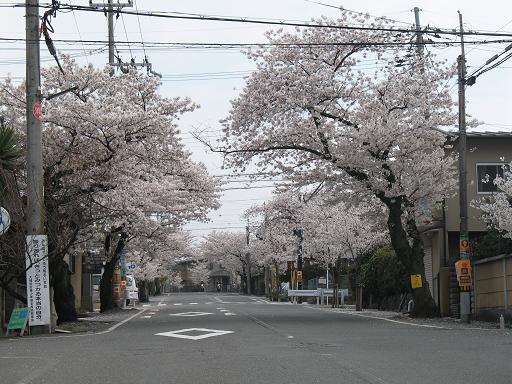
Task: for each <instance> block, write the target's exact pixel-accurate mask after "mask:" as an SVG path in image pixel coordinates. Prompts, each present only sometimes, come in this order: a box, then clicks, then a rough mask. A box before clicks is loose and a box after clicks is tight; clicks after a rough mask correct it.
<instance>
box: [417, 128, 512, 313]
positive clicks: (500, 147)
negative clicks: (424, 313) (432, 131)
mask: <svg viewBox="0 0 512 384" xmlns="http://www.w3.org/2000/svg"><path fill="white" fill-rule="evenodd" d="M451 143H452V144H453V146H452V148H449V149H447V150H449V151H456V150H457V139H456V136H455V137H454V140H453V141H452V142H451ZM467 148H468V152H467V156H466V158H467V199H468V203H470V202H471V201H475V200H478V199H480V198H483V197H485V196H489V195H492V193H493V192H496V186H495V185H494V184H493V183H492V180H493V179H494V178H495V177H496V175H502V172H503V169H502V166H503V165H505V164H508V163H510V162H511V161H512V132H468V134H467ZM486 175H488V176H489V180H490V182H484V181H483V180H484V179H486ZM459 222H460V219H459V195H458V193H457V194H455V195H454V196H452V197H450V198H448V199H446V200H445V201H444V202H442V206H441V208H440V209H438V210H436V211H435V212H434V213H433V217H432V221H431V222H430V223H429V224H428V225H427V226H426V227H425V228H422V231H423V239H424V244H425V258H424V264H425V277H426V280H427V282H428V284H429V287H430V291H431V293H432V296H433V297H434V300H435V301H436V303H437V305H438V307H439V309H440V312H441V315H442V316H458V315H459V290H458V285H457V280H456V274H455V267H454V264H455V262H456V261H457V260H458V258H459ZM468 229H469V239H470V241H471V240H472V239H475V238H477V237H479V236H481V235H482V234H485V233H486V232H487V227H486V224H485V222H484V220H483V218H482V212H481V211H480V210H478V209H477V208H474V207H472V206H471V204H469V206H468Z"/></svg>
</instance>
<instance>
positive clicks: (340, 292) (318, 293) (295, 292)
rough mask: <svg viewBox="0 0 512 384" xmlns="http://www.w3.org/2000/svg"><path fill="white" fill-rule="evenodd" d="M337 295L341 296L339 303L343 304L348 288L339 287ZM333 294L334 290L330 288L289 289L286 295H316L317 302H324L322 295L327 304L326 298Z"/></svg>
mask: <svg viewBox="0 0 512 384" xmlns="http://www.w3.org/2000/svg"><path fill="white" fill-rule="evenodd" d="M338 295H339V297H340V298H341V304H342V305H343V303H344V301H345V297H346V296H348V289H339V290H338ZM333 296H334V290H332V289H324V288H319V289H289V290H288V297H316V303H317V304H320V303H321V304H323V303H324V297H325V299H326V303H327V304H328V298H329V297H333Z"/></svg>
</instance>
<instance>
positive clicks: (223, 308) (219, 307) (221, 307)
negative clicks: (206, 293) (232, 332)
mask: <svg viewBox="0 0 512 384" xmlns="http://www.w3.org/2000/svg"><path fill="white" fill-rule="evenodd" d="M215 309H224V308H223V307H219V308H215Z"/></svg>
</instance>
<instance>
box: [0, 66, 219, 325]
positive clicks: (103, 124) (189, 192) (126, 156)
mask: <svg viewBox="0 0 512 384" xmlns="http://www.w3.org/2000/svg"><path fill="white" fill-rule="evenodd" d="M62 67H63V70H64V74H62V73H61V72H60V70H59V69H58V68H56V67H55V68H49V69H45V70H43V71H42V77H43V82H42V88H43V94H44V95H54V94H59V93H61V92H64V93H62V94H60V96H58V97H55V98H49V97H47V98H46V101H45V102H44V107H43V118H42V120H43V152H44V153H43V156H44V172H45V177H44V182H45V201H44V202H45V208H46V212H47V220H46V232H47V233H48V236H49V243H48V244H49V253H50V255H49V257H50V273H51V275H52V284H53V287H54V290H55V304H56V309H57V313H58V315H59V320H60V321H66V320H71V319H73V318H75V317H76V313H75V310H74V304H73V303H74V298H73V291H72V287H71V285H70V281H69V270H68V267H67V264H66V263H65V262H64V256H65V255H66V253H67V252H68V251H69V249H70V248H71V247H72V246H73V245H74V244H76V243H77V242H78V243H79V242H83V241H86V240H87V239H88V238H90V237H91V236H92V235H93V234H94V233H95V232H96V231H97V230H98V229H99V230H101V231H105V232H106V233H108V236H107V241H106V243H107V242H108V243H109V244H108V247H107V246H106V247H105V249H106V257H107V261H108V262H107V265H106V266H105V274H104V276H103V278H102V287H101V291H102V292H103V295H105V296H104V297H105V300H106V301H108V302H109V303H111V297H110V296H109V295H111V289H110V288H111V287H110V281H111V277H112V273H113V268H114V265H115V263H116V262H117V260H118V258H119V254H120V252H121V251H122V250H123V249H124V247H125V246H126V244H127V243H129V242H132V241H133V239H135V238H138V239H140V238H147V239H151V238H157V237H158V236H160V235H163V236H165V234H166V233H167V232H169V231H168V230H167V229H166V228H171V231H170V232H172V231H176V230H178V229H179V228H181V226H182V225H183V224H184V223H186V222H188V221H190V220H206V215H207V213H208V211H209V210H211V209H214V208H216V207H218V203H217V198H218V193H219V189H218V183H217V182H216V181H215V180H214V179H213V178H211V177H209V176H208V174H207V171H206V168H205V167H204V165H202V164H198V163H195V162H193V161H192V160H191V159H190V153H189V152H187V151H186V150H185V149H184V146H183V144H182V143H181V141H180V131H179V130H178V128H177V120H178V119H179V117H180V115H182V114H183V113H186V112H191V111H193V110H194V109H195V108H196V107H197V105H195V104H194V103H192V102H191V101H190V100H189V99H187V98H183V99H182V98H172V99H170V98H164V97H162V96H161V95H160V94H159V93H158V88H159V85H160V81H159V80H158V79H157V78H154V77H148V76H146V75H144V74H141V73H139V72H137V71H135V70H131V71H129V72H128V73H126V74H121V75H114V76H111V75H110V71H109V69H108V68H105V69H104V70H97V69H95V68H93V67H92V66H87V67H79V66H78V65H77V64H76V63H75V62H74V61H73V60H71V59H70V58H68V57H64V58H63V60H62ZM65 91H66V92H65ZM24 100H25V97H24V88H23V87H22V86H19V87H16V86H15V85H13V84H12V83H11V82H10V81H6V82H5V83H4V84H3V85H2V87H1V88H0V108H1V109H2V110H3V112H4V115H5V116H6V119H9V122H10V123H11V124H12V126H13V127H15V128H16V129H18V130H19V132H20V134H23V132H24V126H25V123H24V120H23V119H22V118H20V116H23V115H24V113H22V111H24V110H25V105H24ZM154 214H157V215H159V219H158V220H154V218H152V215H154ZM114 238H115V239H116V241H110V240H113V239H114ZM111 243H113V244H115V245H113V246H111ZM154 244H155V242H154ZM162 246H163V247H164V248H165V247H166V245H165V243H162ZM103 301H104V300H102V302H103ZM110 306H111V305H110V304H106V305H105V306H103V305H102V307H103V309H108V308H109V307H110Z"/></svg>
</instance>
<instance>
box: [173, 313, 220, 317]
mask: <svg viewBox="0 0 512 384" xmlns="http://www.w3.org/2000/svg"><path fill="white" fill-rule="evenodd" d="M206 315H213V313H211V312H183V313H170V314H169V316H185V317H193V316H206Z"/></svg>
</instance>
